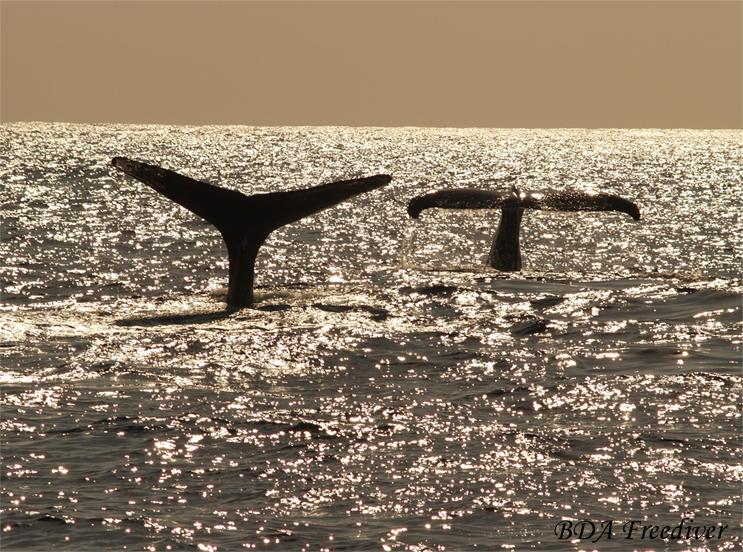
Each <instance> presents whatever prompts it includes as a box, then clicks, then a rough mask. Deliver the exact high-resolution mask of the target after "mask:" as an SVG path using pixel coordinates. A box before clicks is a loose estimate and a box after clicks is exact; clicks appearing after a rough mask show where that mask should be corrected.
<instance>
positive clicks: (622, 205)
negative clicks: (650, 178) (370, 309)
mask: <svg viewBox="0 0 743 552" xmlns="http://www.w3.org/2000/svg"><path fill="white" fill-rule="evenodd" d="M431 208H440V209H495V208H499V209H500V210H501V218H500V222H499V223H498V230H497V232H496V234H495V237H494V238H493V243H492V246H491V248H490V254H489V255H488V264H490V266H492V267H493V268H497V269H498V270H504V271H514V270H521V247H520V244H519V233H520V230H521V220H522V217H523V212H524V209H542V210H549V211H619V212H622V213H627V214H628V215H629V216H631V217H632V218H633V219H635V220H640V209H639V208H638V207H637V205H635V204H634V203H633V202H631V201H629V200H628V199H624V198H622V197H619V196H616V195H611V194H599V193H587V192H577V191H566V192H549V193H545V194H527V193H523V192H519V191H518V190H517V189H516V188H515V187H514V188H512V189H511V191H508V192H494V191H489V190H470V189H466V188H460V189H450V190H439V191H436V192H431V193H428V194H424V195H421V196H418V197H415V198H413V199H412V200H410V203H409V204H408V214H409V215H410V216H411V217H413V218H418V217H419V216H420V214H421V212H422V211H423V210H425V209H431Z"/></svg>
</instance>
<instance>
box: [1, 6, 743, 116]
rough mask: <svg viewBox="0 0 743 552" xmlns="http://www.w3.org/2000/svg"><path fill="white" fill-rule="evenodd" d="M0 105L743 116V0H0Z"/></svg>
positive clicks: (37, 112)
mask: <svg viewBox="0 0 743 552" xmlns="http://www.w3.org/2000/svg"><path fill="white" fill-rule="evenodd" d="M0 24H1V25H2V29H1V31H2V38H1V47H2V58H1V62H2V66H1V67H2V71H1V74H0V77H1V79H2V80H1V81H0V118H1V120H2V121H3V122H12V121H58V122H92V123H103V122H115V123H168V124H247V125H349V126H429V127H501V128H508V127H511V128H512V127H531V128H535V127H536V128H560V127H563V128H564V127H571V128H572V127H587V128H607V127H616V128H741V127H743V92H742V87H743V60H742V56H743V54H742V52H743V44H742V40H741V37H742V35H743V30H742V26H743V2H741V1H740V0H727V1H713V0H705V1H699V2H697V1H674V0H661V1H634V0H632V1H618V2H617V1H609V0H591V1H570V2H568V1H563V0H546V1H539V2H536V1H530V0H522V1H517V2H505V1H500V2H499V1H478V2H462V1H458V2H445V1H435V2H434V1H425V0H418V1H410V2H389V1H373V2H366V1H359V0H348V1H345V2H339V1H333V2H314V1H304V2H291V1H271V2H242V1H213V2H200V1H176V0H170V1H162V2H159V1H134V0H125V1H119V2H112V1H97V2H92V1H81V2H69V1H65V0H57V1H52V2H42V1H36V0H31V1H28V0H23V1H16V0H0Z"/></svg>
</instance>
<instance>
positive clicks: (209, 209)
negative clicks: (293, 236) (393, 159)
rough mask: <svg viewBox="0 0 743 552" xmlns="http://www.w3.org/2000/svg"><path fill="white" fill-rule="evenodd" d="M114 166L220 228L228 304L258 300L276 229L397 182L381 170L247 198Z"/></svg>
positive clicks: (134, 166)
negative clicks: (263, 253) (266, 250)
mask: <svg viewBox="0 0 743 552" xmlns="http://www.w3.org/2000/svg"><path fill="white" fill-rule="evenodd" d="M111 164H112V165H113V166H114V167H116V168H117V169H119V170H120V171H123V172H124V173H126V174H128V175H129V176H133V177H134V178H136V179H137V180H140V181H141V182H144V183H145V184H147V185H148V186H149V187H151V188H153V189H154V190H156V191H158V192H160V193H161V194H162V195H164V196H165V197H167V198H168V199H171V200H173V201H175V202H176V203H178V204H179V205H182V206H183V207H185V208H186V209H188V210H189V211H191V212H193V213H195V214H197V215H199V216H200V217H201V218H203V219H205V220H206V221H208V222H210V223H211V224H213V225H214V226H216V227H217V229H218V230H219V232H220V233H221V234H222V238H224V241H225V243H226V244H227V254H228V257H229V267H230V279H229V288H228V292H227V304H228V305H229V306H230V307H235V308H240V307H247V306H250V305H251V304H252V303H253V281H254V269H255V259H256V256H257V255H258V249H259V248H260V247H261V245H263V242H264V241H265V240H266V238H267V237H268V236H269V234H270V233H271V232H273V231H274V230H276V229H277V228H279V227H280V226H283V225H285V224H289V223H291V222H295V221H297V220H299V219H301V218H304V217H307V216H309V215H313V214H315V213H317V212H319V211H322V210H323V209H327V208H328V207H332V206H333V205H336V204H337V203H340V202H342V201H345V200H346V199H349V198H351V197H354V196H356V195H358V194H362V193H364V192H368V191H371V190H374V189H376V188H380V187H381V186H384V185H385V184H388V183H389V182H390V181H391V180H392V177H391V176H388V175H383V174H379V175H375V176H370V177H367V178H359V179H355V180H345V181H341V182H332V183H330V184H323V185H320V186H315V187H313V188H307V189H303V190H294V191H289V192H275V193H266V194H255V195H250V196H247V195H245V194H242V193H240V192H236V191H233V190H227V189H225V188H220V187H219V186H214V185H212V184H207V183H206V182H200V181H198V180H194V179H192V178H189V177H187V176H183V175H181V174H178V173H176V172H173V171H170V170H167V169H163V168H161V167H157V166H155V165H148V164H146V163H140V162H138V161H132V160H131V159H126V158H124V157H114V158H113V160H112V161H111Z"/></svg>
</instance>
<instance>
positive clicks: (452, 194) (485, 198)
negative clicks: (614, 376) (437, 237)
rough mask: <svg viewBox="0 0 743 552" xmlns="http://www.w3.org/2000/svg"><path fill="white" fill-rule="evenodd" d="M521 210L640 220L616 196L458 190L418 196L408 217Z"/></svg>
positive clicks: (631, 206) (633, 209) (632, 208)
mask: <svg viewBox="0 0 743 552" xmlns="http://www.w3.org/2000/svg"><path fill="white" fill-rule="evenodd" d="M503 207H518V208H520V209H541V210H545V211H620V212H622V213H627V214H628V215H630V216H631V217H632V218H633V219H635V220H640V209H639V208H638V207H637V205H635V204H634V203H633V202H631V201H629V200H627V199H624V198H623V197H620V196H617V195H612V194H599V193H588V192H578V191H565V192H549V193H545V194H529V193H522V192H518V191H517V190H513V191H508V192H498V191H490V190H471V189H467V188H454V189H449V190H438V191H436V192H430V193H428V194H424V195H421V196H418V197H414V198H413V199H411V200H410V203H409V204H408V214H409V215H410V216H411V217H413V218H418V217H419V216H420V213H421V212H422V211H423V210H425V209H431V208H440V209H497V208H503Z"/></svg>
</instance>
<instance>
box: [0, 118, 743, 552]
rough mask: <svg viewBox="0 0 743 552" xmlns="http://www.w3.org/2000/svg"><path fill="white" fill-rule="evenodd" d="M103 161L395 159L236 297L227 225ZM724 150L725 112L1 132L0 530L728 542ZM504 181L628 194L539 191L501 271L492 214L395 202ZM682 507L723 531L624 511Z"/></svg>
mask: <svg viewBox="0 0 743 552" xmlns="http://www.w3.org/2000/svg"><path fill="white" fill-rule="evenodd" d="M118 155H121V156H128V157H131V158H134V159H138V160H142V161H147V162H150V163H154V164H159V165H162V166H165V167H168V168H171V169H173V170H178V171H180V172H183V173H185V174H188V175H189V176H192V177H194V178H199V179H203V180H207V181H210V182H213V183H216V184H219V185H222V186H225V187H229V188H232V189H237V190H240V191H243V192H245V193H256V192H266V191H278V190H288V189H295V188H300V187H306V186H310V185H315V184H319V183H322V182H329V181H333V180H339V179H343V178H349V177H355V176H361V175H371V174H375V173H389V174H392V175H393V176H394V180H393V181H392V183H391V184H390V185H388V186H387V187H385V188H383V189H380V190H376V191H373V192H370V193H368V194H365V195H362V196H359V197H357V198H355V199H353V200H350V201H348V202H346V203H343V204H341V205H338V206H336V207H335V208H332V209H330V210H327V211H324V212H322V213H320V214H318V215H315V216H312V217H310V218H307V219H304V220H302V221H299V222H297V223H295V224H292V225H289V226H286V227H283V228H281V229H280V230H278V231H276V232H275V233H274V234H272V235H271V237H270V238H269V239H268V241H267V242H266V244H265V245H264V247H263V248H262V250H261V253H260V255H259V258H258V262H257V290H256V296H257V303H256V305H255V307H254V308H251V309H245V310H242V311H239V312H233V313H228V312H226V311H225V310H224V307H223V303H222V299H223V295H224V286H226V276H227V263H226V254H225V248H224V246H223V244H222V242H221V238H220V237H219V234H218V233H217V232H216V230H215V229H213V228H212V227H211V226H209V225H208V224H207V223H205V222H203V221H201V220H200V219H198V218H197V217H196V216H195V215H192V214H191V213H189V212H188V211H186V210H185V209H183V208H181V207H179V206H178V205H176V204H174V203H172V202H169V201H168V200H166V199H165V198H163V197H161V196H159V195H158V194H157V193H155V192H154V191H152V190H151V189H149V188H147V187H146V186H144V185H142V184H141V183H139V182H137V181H135V180H133V179H131V178H129V177H126V176H124V175H123V174H121V173H118V172H117V171H115V170H114V169H113V168H112V167H111V166H110V159H111V157H113V156H118ZM741 167H743V138H742V137H741V133H740V132H739V131H681V130H679V131H661V130H474V129H469V130H457V129H416V128H401V129H377V128H369V129H351V128H331V127H324V128H310V127H308V128H253V127H165V126H116V125H65V124H5V125H2V126H0V183H1V184H0V185H1V186H2V198H1V199H2V204H1V207H0V208H1V209H2V211H0V215H1V216H2V235H1V243H0V246H1V251H2V260H3V261H2V268H1V269H0V280H1V282H0V285H1V286H2V301H1V304H0V311H1V312H0V316H1V320H2V322H1V324H0V359H1V363H2V368H1V370H0V383H1V385H2V395H1V401H2V411H1V415H2V417H1V419H0V430H1V431H2V441H1V444H2V494H1V495H0V512H1V513H2V520H1V525H0V527H1V529H2V532H1V533H0V536H1V539H2V541H0V545H1V546H2V550H122V549H126V550H205V551H214V550H245V549H267V550H384V551H391V550H409V551H416V552H418V551H428V550H436V551H441V550H474V549H479V550H496V549H497V550H511V549H515V550H571V549H575V550H581V549H598V550H628V549H637V550H686V549H694V550H740V549H741V547H742V546H743V539H742V538H741V514H742V512H741V503H742V496H741V494H742V493H741V488H742V483H743V466H742V464H741V449H742V445H743V443H742V442H741V441H742V436H743V430H742V426H741V391H742V390H743V374H742V373H741V333H742V332H741V329H742V323H741V291H742V290H743V283H742V281H741V257H742V254H743V246H742V245H741V243H742V242H741V235H742V233H741V220H740V217H739V211H740V208H741V205H743V182H742V180H741ZM508 176H515V177H516V178H517V180H516V183H517V185H518V186H519V187H520V188H521V189H522V190H524V191H546V190H562V189H571V188H575V189H581V190H596V191H603V192H610V193H617V194H620V195H623V196H625V197H627V198H629V199H632V200H634V201H636V202H637V203H638V205H639V206H640V208H641V211H642V220H640V221H639V222H634V221H632V220H631V219H630V218H629V217H627V216H626V215H623V214H620V213H547V212H537V211H530V212H528V213H527V214H526V216H525V220H524V223H523V226H522V228H523V230H522V247H523V255H524V270H523V271H522V272H520V273H510V274H505V273H500V272H498V271H495V270H493V269H490V268H488V267H487V266H485V265H484V259H485V257H486V256H487V252H488V249H489V243H490V240H491V238H492V235H493V233H494V231H495V228H496V227H497V223H498V217H499V213H498V212H497V211H468V212H462V211H453V210H447V211H443V210H431V211H426V212H425V213H424V214H423V216H422V217H421V218H420V219H419V220H418V221H413V220H412V219H410V218H409V217H408V215H407V214H406V211H405V206H406V204H407V201H408V200H409V199H410V198H412V197H414V196H415V195H417V194H420V193H423V192H426V191H429V190H431V189H436V188H441V187H467V186H472V187H478V188H486V189H504V188H506V187H507V186H508V185H510V184H505V183H504V181H503V178H504V177H508ZM685 517H686V518H693V520H694V521H693V522H687V523H690V524H693V525H707V526H712V525H715V526H727V528H726V529H725V530H724V533H723V535H722V537H721V538H710V539H700V540H696V539H694V538H693V537H689V538H685V537H682V538H675V539H666V540H662V539H660V538H655V539H651V538H649V537H648V538H645V539H641V538H639V531H638V532H637V533H636V534H633V539H632V540H627V539H626V538H624V537H625V536H626V535H625V534H623V533H622V524H623V523H626V522H627V521H632V520H639V521H640V522H641V524H645V525H659V526H663V525H669V526H675V525H677V524H678V523H679V522H681V521H682V519H683V518H685ZM563 520H564V521H572V522H577V521H579V520H588V521H592V522H594V523H595V524H597V525H598V524H599V523H601V522H604V521H609V520H611V521H612V522H613V526H612V528H613V529H612V530H613V532H614V535H613V538H607V536H606V535H604V536H603V537H602V538H598V539H596V536H594V537H593V538H591V539H583V540H581V539H579V538H567V539H561V538H560V536H561V535H560V534H559V531H558V532H556V530H555V528H556V525H557V524H559V523H560V522H561V521H563ZM594 539H596V540H595V542H594Z"/></svg>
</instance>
